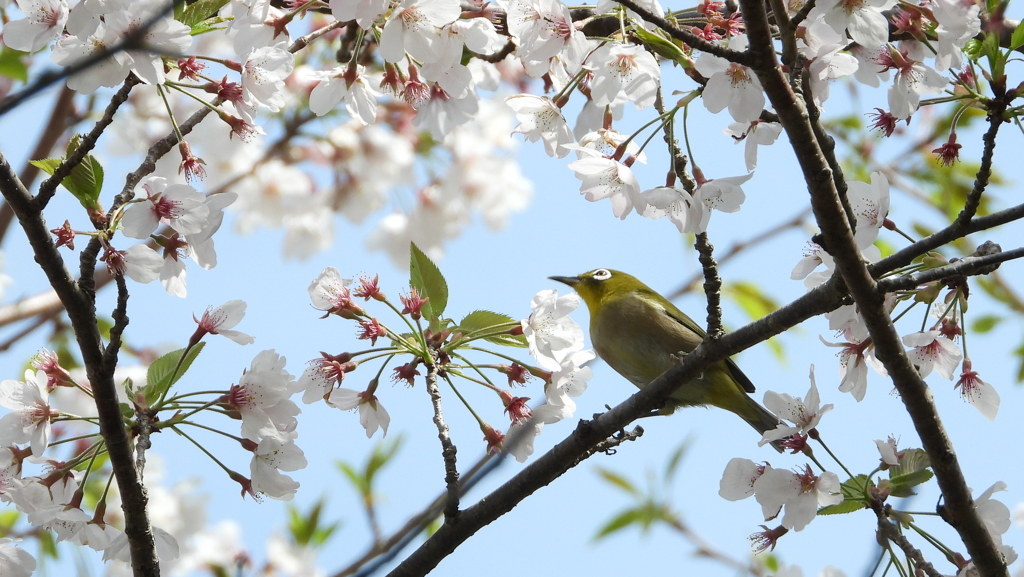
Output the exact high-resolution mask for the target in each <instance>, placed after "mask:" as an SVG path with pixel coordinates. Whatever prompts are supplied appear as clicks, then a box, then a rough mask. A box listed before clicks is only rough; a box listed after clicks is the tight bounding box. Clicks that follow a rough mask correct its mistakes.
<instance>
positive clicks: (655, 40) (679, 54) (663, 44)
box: [633, 26, 692, 67]
mask: <svg viewBox="0 0 1024 577" xmlns="http://www.w3.org/2000/svg"><path fill="white" fill-rule="evenodd" d="M660 32H661V31H660V30H656V31H655V32H648V31H647V30H645V29H644V28H642V27H640V26H637V27H636V28H634V29H633V34H634V35H635V36H636V37H637V38H639V39H640V41H641V42H643V43H644V46H646V47H647V48H649V49H650V50H651V51H653V52H654V53H656V54H657V55H658V56H661V57H662V58H665V59H667V60H671V61H673V62H676V63H678V64H679V65H680V66H683V67H687V66H689V64H690V63H691V62H692V60H690V59H689V58H688V57H687V56H686V53H685V52H683V49H682V48H680V47H679V45H677V44H676V43H675V42H673V41H672V40H670V39H669V38H666V37H665V36H662V34H661V33H660Z"/></svg>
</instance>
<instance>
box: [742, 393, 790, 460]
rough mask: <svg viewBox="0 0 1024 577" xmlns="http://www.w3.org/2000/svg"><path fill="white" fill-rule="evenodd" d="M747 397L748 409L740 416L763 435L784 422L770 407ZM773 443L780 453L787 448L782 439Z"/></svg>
mask: <svg viewBox="0 0 1024 577" xmlns="http://www.w3.org/2000/svg"><path fill="white" fill-rule="evenodd" d="M745 398H746V399H747V401H748V403H747V406H746V407H745V409H746V410H745V411H743V413H742V414H740V417H742V418H743V420H744V421H746V422H748V423H750V426H751V427H754V429H756V430H757V432H758V433H761V434H762V435H763V434H764V433H765V432H767V431H770V430H772V429H774V428H775V427H778V426H779V425H781V424H782V421H780V420H779V418H778V417H776V416H775V415H774V414H772V412H771V411H769V410H768V409H766V408H764V407H762V406H761V405H759V404H758V402H757V401H755V400H754V399H752V398H750V397H745ZM771 444H772V447H775V450H776V451H778V452H780V453H782V452H783V451H785V450H786V449H785V447H783V446H782V440H781V439H778V440H775V441H772V442H771Z"/></svg>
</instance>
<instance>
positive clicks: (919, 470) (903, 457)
mask: <svg viewBox="0 0 1024 577" xmlns="http://www.w3.org/2000/svg"><path fill="white" fill-rule="evenodd" d="M930 466H931V462H930V461H929V460H928V454H927V453H925V452H924V450H923V449H907V450H905V451H902V452H901V454H900V464H899V465H896V466H895V467H892V468H890V469H889V491H890V493H891V494H892V495H893V496H894V497H909V496H911V495H914V494H915V493H914V491H913V488H914V487H916V486H917V485H920V484H921V483H925V482H927V481H928V480H930V479H931V478H932V477H933V476H934V475H932V472H931V471H929V470H928V467H930Z"/></svg>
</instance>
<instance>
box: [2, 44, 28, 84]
mask: <svg viewBox="0 0 1024 577" xmlns="http://www.w3.org/2000/svg"><path fill="white" fill-rule="evenodd" d="M23 56H25V53H24V52H22V51H20V50H14V49H13V48H8V47H6V46H4V48H3V50H2V51H0V75H3V76H6V77H8V78H13V79H14V80H19V81H21V82H28V66H26V65H25V61H24V60H22V59H21V58H22V57H23Z"/></svg>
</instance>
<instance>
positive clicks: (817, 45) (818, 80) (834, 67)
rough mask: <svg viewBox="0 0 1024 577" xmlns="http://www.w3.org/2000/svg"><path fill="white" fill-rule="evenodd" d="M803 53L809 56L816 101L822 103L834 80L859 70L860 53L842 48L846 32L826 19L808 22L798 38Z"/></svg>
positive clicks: (812, 90) (844, 46)
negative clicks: (837, 30)
mask: <svg viewBox="0 0 1024 577" xmlns="http://www.w3.org/2000/svg"><path fill="white" fill-rule="evenodd" d="M798 42H799V44H800V47H799V50H800V53H801V54H803V55H804V56H805V57H807V59H808V65H807V68H808V72H810V75H809V76H810V79H811V93H812V95H813V96H814V103H815V104H817V105H819V106H820V105H821V103H822V102H825V101H826V100H828V95H829V83H830V81H831V80H833V79H836V78H841V77H843V76H849V75H850V74H853V73H855V72H856V71H857V67H858V62H857V59H856V57H854V56H852V55H850V54H847V53H845V52H840V50H843V49H845V48H846V45H847V41H846V36H845V35H842V34H840V33H838V32H836V31H835V30H833V29H832V28H831V27H830V26H829V25H828V24H827V23H825V22H824V21H823V20H820V19H819V20H814V21H812V22H811V23H809V24H808V25H807V27H806V28H805V30H804V35H803V38H801V39H800V40H798Z"/></svg>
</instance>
